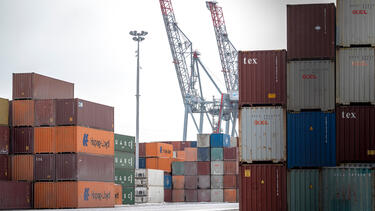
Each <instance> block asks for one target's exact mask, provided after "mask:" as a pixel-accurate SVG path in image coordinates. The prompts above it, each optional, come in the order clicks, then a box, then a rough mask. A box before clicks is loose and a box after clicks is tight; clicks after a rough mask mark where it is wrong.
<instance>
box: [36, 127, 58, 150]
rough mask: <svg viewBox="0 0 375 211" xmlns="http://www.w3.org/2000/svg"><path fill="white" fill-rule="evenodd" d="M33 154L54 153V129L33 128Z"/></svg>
mask: <svg viewBox="0 0 375 211" xmlns="http://www.w3.org/2000/svg"><path fill="white" fill-rule="evenodd" d="M34 153H56V127H36V128H34Z"/></svg>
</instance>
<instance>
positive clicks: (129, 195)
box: [122, 186, 134, 204]
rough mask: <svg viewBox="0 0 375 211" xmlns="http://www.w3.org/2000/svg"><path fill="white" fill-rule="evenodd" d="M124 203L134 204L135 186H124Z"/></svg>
mask: <svg viewBox="0 0 375 211" xmlns="http://www.w3.org/2000/svg"><path fill="white" fill-rule="evenodd" d="M122 204H134V187H125V186H122Z"/></svg>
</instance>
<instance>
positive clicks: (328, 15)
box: [287, 3, 336, 60]
mask: <svg viewBox="0 0 375 211" xmlns="http://www.w3.org/2000/svg"><path fill="white" fill-rule="evenodd" d="M335 16H336V14H335V5H334V4H333V3H332V4H301V5H287V50H288V60H301V59H334V58H335V44H336V43H335V37H336V34H335V32H336V27H335V26H336V21H335Z"/></svg>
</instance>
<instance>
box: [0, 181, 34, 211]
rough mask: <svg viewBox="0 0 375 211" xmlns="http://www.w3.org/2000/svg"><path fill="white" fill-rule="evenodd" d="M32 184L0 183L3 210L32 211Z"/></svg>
mask: <svg viewBox="0 0 375 211" xmlns="http://www.w3.org/2000/svg"><path fill="white" fill-rule="evenodd" d="M31 186H32V185H31V183H30V182H16V181H0V187H1V188H0V199H1V200H0V208H1V209H32V208H33V206H32V187H31Z"/></svg>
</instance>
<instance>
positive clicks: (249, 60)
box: [238, 50, 286, 106]
mask: <svg viewBox="0 0 375 211" xmlns="http://www.w3.org/2000/svg"><path fill="white" fill-rule="evenodd" d="M238 59H239V67H238V68H239V70H238V72H239V105H240V106H245V105H251V106H252V105H285V104H286V51H285V50H274V51H240V52H239V53H238Z"/></svg>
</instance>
